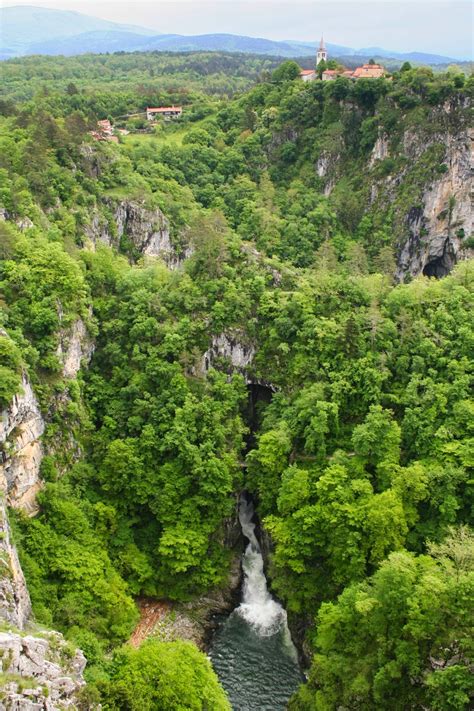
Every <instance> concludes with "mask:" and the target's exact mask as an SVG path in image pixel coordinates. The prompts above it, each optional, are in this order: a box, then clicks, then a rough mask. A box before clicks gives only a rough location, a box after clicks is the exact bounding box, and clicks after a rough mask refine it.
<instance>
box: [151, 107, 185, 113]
mask: <svg viewBox="0 0 474 711" xmlns="http://www.w3.org/2000/svg"><path fill="white" fill-rule="evenodd" d="M182 110H183V108H182V106H160V107H159V108H158V109H152V108H149V107H147V112H149V113H151V114H161V113H163V112H164V111H182Z"/></svg>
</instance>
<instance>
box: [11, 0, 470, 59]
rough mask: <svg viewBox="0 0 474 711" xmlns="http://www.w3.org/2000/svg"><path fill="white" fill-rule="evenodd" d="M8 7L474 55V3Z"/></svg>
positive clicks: (49, 0)
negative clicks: (322, 36)
mask: <svg viewBox="0 0 474 711" xmlns="http://www.w3.org/2000/svg"><path fill="white" fill-rule="evenodd" d="M1 4H2V0H0V5H1ZM7 5H35V6H42V7H50V8H56V9H63V10H77V11H79V12H83V13H86V14H89V15H95V16H96V17H102V18H105V19H108V20H114V21H116V22H124V23H132V24H136V25H143V26H145V27H151V28H153V29H156V30H157V32H160V33H168V32H169V33H177V34H205V33H212V32H231V33H233V34H245V35H251V36H253V37H267V38H269V39H295V40H315V39H318V38H319V37H320V35H321V33H322V32H324V36H325V38H326V40H327V41H328V42H332V43H335V44H342V45H348V46H350V47H356V48H361V47H367V46H381V47H384V48H386V49H394V50H400V51H411V50H420V51H426V52H435V53H439V54H445V55H450V56H455V57H465V58H466V59H467V58H469V57H471V56H472V37H473V22H472V18H473V12H472V11H473V4H472V2H470V1H467V0H452V1H451V2H449V1H446V0H401V1H400V2H394V1H393V0H370V1H367V0H365V1H362V2H361V1H359V0H294V1H293V2H292V1H291V0H211V1H209V0H204V1H201V0H165V2H160V0H155V1H154V2H153V1H151V0H129V2H123V0H46V1H44V0H36V1H35V0H17V1H16V2H14V1H13V2H10V0H4V2H3V6H4V7H6V6H7Z"/></svg>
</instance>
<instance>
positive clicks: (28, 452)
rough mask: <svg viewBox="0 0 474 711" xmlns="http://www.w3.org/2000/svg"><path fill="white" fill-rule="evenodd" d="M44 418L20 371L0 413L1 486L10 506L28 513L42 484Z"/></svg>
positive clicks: (28, 383)
mask: <svg viewBox="0 0 474 711" xmlns="http://www.w3.org/2000/svg"><path fill="white" fill-rule="evenodd" d="M44 428H45V421H44V419H43V416H42V414H41V411H40V408H39V404H38V400H37V399H36V396H35V394H34V392H33V388H32V387H31V383H30V381H29V379H28V377H27V375H26V373H23V376H22V385H21V392H20V393H17V394H16V395H15V396H14V397H13V400H12V401H11V403H10V405H9V407H8V408H7V409H6V410H4V411H3V412H2V413H1V417H0V447H1V463H0V488H1V489H2V490H3V491H4V493H5V496H6V501H7V503H8V505H9V506H13V507H15V508H20V509H23V510H24V511H26V512H28V513H34V512H35V510H36V494H37V493H38V491H39V489H40V488H41V486H42V483H41V478H40V473H39V472H40V465H41V460H42V458H43V445H42V443H41V436H42V435H43V432H44Z"/></svg>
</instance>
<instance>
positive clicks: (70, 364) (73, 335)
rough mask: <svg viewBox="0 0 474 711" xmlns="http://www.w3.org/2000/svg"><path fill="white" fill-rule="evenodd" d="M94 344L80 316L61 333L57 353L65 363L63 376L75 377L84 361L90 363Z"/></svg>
mask: <svg viewBox="0 0 474 711" xmlns="http://www.w3.org/2000/svg"><path fill="white" fill-rule="evenodd" d="M93 350H94V344H93V341H92V339H91V338H90V336H89V334H88V333H87V329H86V326H85V324H84V321H83V320H82V319H81V318H78V319H77V320H76V321H74V323H73V324H72V326H71V328H70V329H69V330H67V331H62V332H61V333H60V338H59V344H58V348H57V350H56V355H57V356H58V358H59V360H60V361H61V362H62V364H63V376H64V377H65V378H67V379H72V378H75V377H76V376H77V374H78V372H79V370H80V368H81V365H82V363H83V362H85V363H88V362H89V360H90V358H91V356H92V353H93Z"/></svg>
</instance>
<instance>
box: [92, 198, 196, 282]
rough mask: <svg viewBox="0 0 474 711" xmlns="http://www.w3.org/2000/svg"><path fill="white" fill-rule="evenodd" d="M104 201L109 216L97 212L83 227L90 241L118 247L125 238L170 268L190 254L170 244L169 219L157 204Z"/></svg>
mask: <svg viewBox="0 0 474 711" xmlns="http://www.w3.org/2000/svg"><path fill="white" fill-rule="evenodd" d="M104 205H105V207H106V210H107V211H108V213H109V215H110V219H107V218H106V217H105V215H102V214H100V213H99V212H96V213H95V214H94V215H93V216H92V219H91V222H90V224H89V225H88V226H87V227H86V228H85V235H86V237H87V238H89V239H90V240H91V241H92V243H93V244H97V243H98V242H102V243H103V244H106V245H107V246H109V247H115V248H118V247H119V245H120V244H121V243H122V242H123V240H124V238H126V240H127V241H128V242H129V244H130V246H131V247H132V249H135V250H136V251H137V252H139V253H140V254H144V255H146V256H148V257H159V258H160V259H162V260H163V261H164V262H165V263H166V264H167V265H168V267H170V268H172V269H174V268H176V267H178V266H179V265H180V264H181V263H182V261H183V259H185V258H186V257H188V256H190V254H191V250H190V249H189V248H185V249H184V250H183V251H182V252H180V251H178V250H177V249H176V247H175V246H174V245H173V244H172V241H171V237H170V226H169V222H168V220H167V218H166V217H165V215H164V214H163V212H162V211H161V210H160V209H159V208H153V209H151V208H148V207H147V206H146V204H145V202H144V201H139V200H118V201H117V200H112V199H109V198H108V199H106V200H105V201H104Z"/></svg>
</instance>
